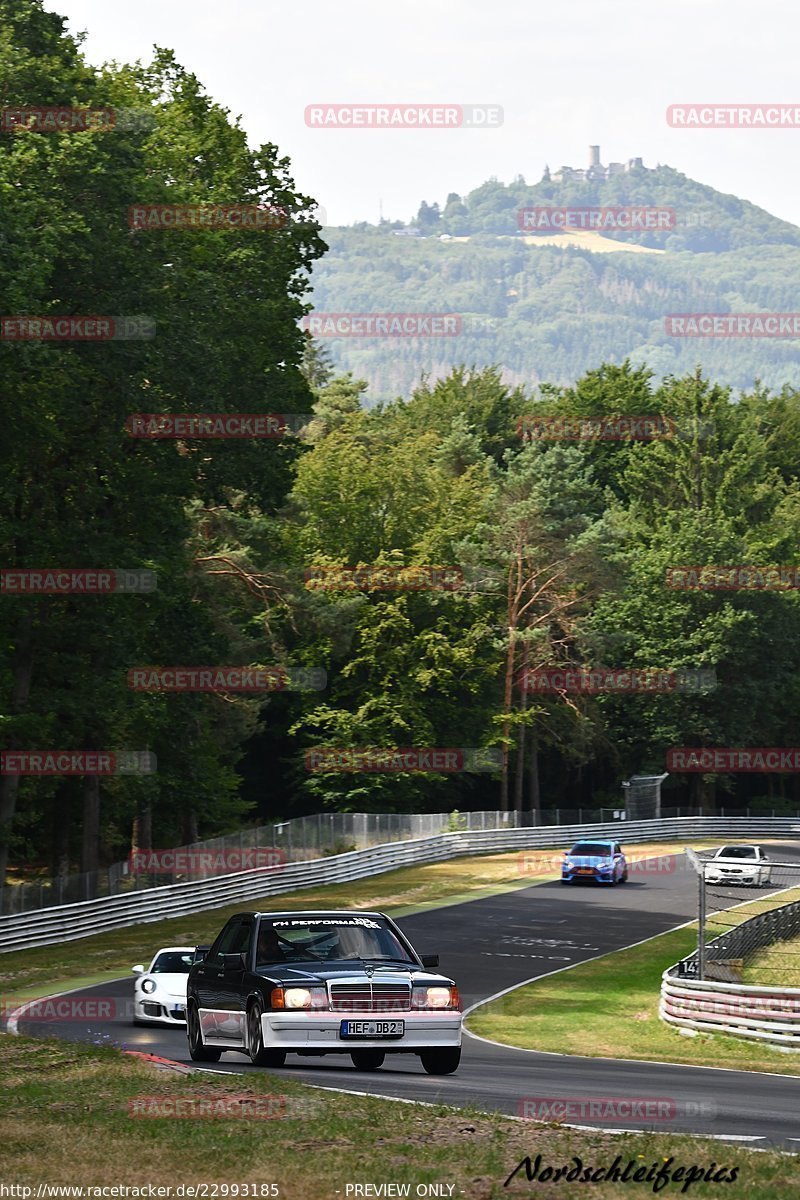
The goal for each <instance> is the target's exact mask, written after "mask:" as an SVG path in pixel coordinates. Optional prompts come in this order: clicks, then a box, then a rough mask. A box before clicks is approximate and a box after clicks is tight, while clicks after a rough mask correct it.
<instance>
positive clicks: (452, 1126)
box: [0, 1034, 797, 1200]
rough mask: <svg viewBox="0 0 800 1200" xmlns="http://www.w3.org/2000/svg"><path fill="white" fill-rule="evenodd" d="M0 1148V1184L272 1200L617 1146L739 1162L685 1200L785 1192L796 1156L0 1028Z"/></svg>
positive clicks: (677, 1159)
mask: <svg viewBox="0 0 800 1200" xmlns="http://www.w3.org/2000/svg"><path fill="white" fill-rule="evenodd" d="M237 1097H238V1098H239V1100H237ZM199 1099H202V1100H204V1101H205V1103H206V1109H207V1110H208V1109H210V1108H212V1107H213V1110H214V1111H215V1112H220V1111H221V1110H222V1111H226V1112H227V1113H228V1114H230V1115H228V1116H222V1115H218V1116H204V1117H199V1116H195V1117H191V1116H188V1115H187V1116H183V1117H181V1118H177V1117H175V1116H172V1115H160V1116H153V1115H146V1116H145V1115H135V1114H137V1113H138V1114H141V1113H144V1112H147V1113H151V1114H152V1113H153V1112H160V1113H167V1112H170V1113H171V1112H173V1111H174V1110H175V1107H176V1104H177V1102H182V1103H181V1106H180V1107H181V1109H182V1111H183V1112H186V1113H189V1112H191V1111H194V1112H195V1113H197V1112H198V1111H200V1110H199V1109H198V1107H197V1101H198V1100H199ZM242 1101H244V1111H245V1112H250V1113H251V1114H254V1113H257V1112H263V1113H266V1114H269V1116H268V1117H267V1118H266V1119H259V1118H258V1117H257V1116H254V1115H251V1116H249V1117H246V1116H243V1115H242V1104H241V1102H242ZM223 1105H224V1109H223ZM235 1114H236V1115H235ZM0 1145H2V1148H3V1157H4V1160H5V1165H4V1167H3V1173H4V1176H5V1177H6V1181H13V1182H14V1183H16V1184H23V1185H28V1186H31V1185H33V1186H34V1189H35V1186H36V1185H37V1184H38V1183H41V1182H46V1183H52V1184H62V1185H70V1184H73V1185H75V1184H82V1185H84V1186H86V1185H91V1186H105V1185H111V1186H113V1185H115V1184H116V1185H119V1184H127V1185H133V1186H140V1187H141V1186H142V1185H145V1186H146V1185H147V1184H148V1183H151V1184H157V1185H172V1186H173V1187H175V1186H176V1185H177V1184H192V1183H204V1184H215V1183H217V1184H227V1185H228V1186H229V1188H231V1189H232V1185H234V1184H238V1185H239V1187H240V1190H239V1192H238V1194H239V1195H240V1196H242V1195H245V1194H246V1193H245V1192H244V1191H243V1190H242V1189H241V1185H243V1184H245V1183H248V1184H250V1185H256V1187H257V1188H258V1189H259V1190H256V1191H251V1192H250V1195H251V1196H253V1195H256V1196H262V1195H268V1194H269V1192H268V1191H262V1190H260V1189H261V1188H262V1187H264V1186H265V1185H269V1184H270V1183H274V1184H276V1185H277V1188H278V1192H277V1194H278V1195H279V1196H280V1197H281V1200H309V1198H310V1197H314V1200H337V1196H341V1197H343V1198H344V1197H345V1196H346V1188H347V1185H348V1184H351V1185H352V1184H354V1183H360V1184H366V1183H372V1184H373V1185H380V1184H381V1183H383V1184H386V1183H394V1184H399V1185H402V1184H409V1185H410V1186H411V1190H410V1194H411V1195H412V1196H413V1195H415V1194H417V1193H416V1188H417V1187H418V1185H420V1184H438V1185H449V1186H452V1189H453V1190H452V1193H450V1192H449V1191H448V1190H447V1189H445V1190H444V1191H442V1192H439V1193H438V1194H439V1195H444V1196H448V1195H452V1196H453V1197H466V1198H467V1200H499V1197H501V1196H510V1197H515V1196H516V1197H522V1196H528V1197H530V1196H534V1195H542V1194H544V1191H545V1190H546V1191H547V1192H548V1194H549V1192H550V1191H551V1189H549V1188H547V1189H543V1188H542V1187H541V1186H537V1184H536V1183H531V1182H529V1181H528V1180H527V1178H526V1175H525V1172H524V1170H523V1171H521V1172H520V1173H519V1174H518V1175H517V1176H516V1177H515V1178H514V1179H513V1180H512V1181H511V1183H510V1184H509V1186H508V1187H504V1186H503V1184H504V1180H506V1179H507V1178H508V1176H509V1175H510V1174H511V1172H513V1171H514V1169H515V1167H516V1166H517V1165H518V1164H519V1163H520V1162H521V1160H522V1159H523V1158H524V1156H526V1155H530V1157H531V1159H532V1160H535V1158H536V1156H537V1155H541V1156H542V1163H541V1167H542V1168H544V1167H545V1166H548V1165H550V1166H553V1167H559V1166H561V1165H568V1166H569V1167H572V1166H573V1165H574V1164H573V1162H572V1161H571V1160H572V1159H573V1158H574V1157H575V1156H577V1157H578V1158H580V1159H581V1161H582V1164H583V1165H584V1166H586V1165H591V1166H592V1167H593V1168H602V1167H610V1166H611V1164H612V1163H613V1162H614V1160H615V1158H616V1157H617V1156H618V1155H619V1156H620V1157H621V1159H622V1163H621V1165H622V1167H623V1168H624V1166H625V1165H626V1164H627V1162H628V1161H633V1163H634V1169H636V1168H641V1167H645V1168H647V1169H650V1168H651V1167H652V1166H653V1164H658V1166H659V1167H660V1166H662V1164H664V1162H665V1160H669V1159H670V1158H671V1159H673V1161H672V1163H670V1164H668V1169H670V1170H676V1169H677V1168H679V1167H684V1168H687V1167H689V1166H693V1165H697V1166H698V1167H701V1168H703V1169H708V1168H710V1167H711V1164H712V1162H713V1163H715V1164H716V1168H717V1169H722V1168H724V1169H725V1171H726V1173H727V1172H730V1171H731V1170H732V1169H733V1168H736V1170H737V1176H738V1177H737V1178H736V1180H735V1181H734V1182H732V1183H725V1184H724V1185H722V1183H721V1181H720V1182H719V1183H716V1184H714V1183H713V1182H709V1183H704V1182H699V1183H694V1184H692V1186H691V1188H690V1190H689V1192H688V1194H689V1195H690V1196H692V1197H695V1196H699V1197H710V1196H717V1197H718V1196H720V1195H722V1196H724V1197H725V1198H726V1200H744V1198H745V1197H748V1198H749V1197H752V1196H769V1197H770V1198H771V1200H796V1196H797V1160H796V1159H795V1158H792V1157H789V1156H785V1155H780V1154H777V1153H774V1152H765V1153H754V1152H752V1151H748V1150H745V1149H743V1148H741V1147H739V1146H733V1145H723V1144H721V1143H719V1142H713V1141H704V1140H699V1139H692V1138H689V1137H686V1136H682V1135H678V1134H675V1133H672V1132H670V1131H669V1130H663V1129H661V1130H659V1132H658V1133H655V1134H625V1135H612V1134H606V1133H603V1132H596V1133H595V1132H587V1131H581V1130H571V1129H567V1128H564V1127H562V1126H559V1125H557V1124H555V1125H554V1124H550V1125H544V1124H541V1123H538V1122H530V1121H524V1122H523V1121H515V1120H512V1119H509V1118H506V1117H502V1116H494V1115H487V1114H485V1113H476V1112H473V1111H469V1110H457V1109H451V1108H445V1107H444V1106H434V1105H431V1106H426V1107H421V1106H417V1105H412V1104H400V1103H395V1102H392V1101H389V1100H381V1099H378V1098H375V1097H368V1096H354V1095H343V1094H338V1093H335V1092H325V1091H321V1090H318V1089H313V1088H308V1087H304V1086H303V1085H302V1084H299V1083H295V1082H294V1081H293V1080H285V1079H280V1080H278V1079H277V1078H275V1077H271V1076H269V1075H268V1074H267V1073H266V1072H259V1073H257V1074H256V1073H252V1074H249V1075H247V1076H246V1077H244V1078H243V1077H241V1076H236V1077H233V1076H227V1077H226V1076H220V1075H199V1074H191V1075H177V1074H173V1073H171V1072H170V1073H164V1072H158V1071H155V1070H154V1069H153V1068H152V1067H149V1066H146V1065H145V1064H143V1063H141V1062H139V1061H137V1060H135V1059H131V1058H130V1057H126V1056H124V1055H122V1054H120V1053H119V1052H117V1051H114V1050H106V1049H102V1048H97V1047H93V1046H75V1045H67V1044H64V1043H61V1042H53V1041H34V1040H30V1039H27V1038H13V1037H10V1036H9V1035H3V1034H0ZM568 1187H569V1185H568V1184H561V1185H560V1186H559V1185H557V1186H556V1188H554V1189H552V1191H553V1194H554V1195H564V1194H572V1191H571V1189H570V1191H567V1190H566V1189H567V1188H568ZM681 1187H682V1184H681V1183H680V1182H675V1183H669V1184H668V1185H667V1186H666V1187H664V1188H663V1190H660V1192H659V1194H660V1195H661V1196H662V1197H673V1196H680V1195H681V1194H682V1193H681ZM642 1189H644V1190H643V1191H642ZM581 1190H585V1189H581ZM591 1193H592V1195H593V1196H597V1197H601V1198H603V1200H605V1198H606V1197H611V1196H630V1195H637V1194H639V1195H641V1194H644V1195H649V1194H652V1184H647V1183H640V1184H639V1186H638V1187H637V1186H636V1185H634V1186H633V1187H629V1186H627V1185H625V1184H622V1183H609V1182H598V1183H594V1184H592V1186H591ZM144 1194H145V1195H146V1192H145V1193H144ZM207 1194H208V1195H209V1196H210V1195H212V1194H213V1193H212V1192H211V1191H209V1192H208V1193H207ZM217 1194H218V1195H221V1196H222V1195H225V1194H226V1193H225V1192H223V1191H221V1190H220V1191H219V1192H218V1193H217ZM235 1194H236V1193H234V1192H233V1191H232V1190H230V1191H228V1192H227V1195H228V1196H231V1195H235ZM272 1194H273V1195H274V1194H276V1193H274V1192H273V1193H272ZM364 1194H365V1193H364V1192H362V1193H361V1195H364ZM366 1194H371V1195H380V1194H381V1193H378V1192H374V1191H373V1192H368V1193H366ZM385 1194H394V1195H402V1194H403V1193H402V1192H397V1191H395V1192H394V1193H391V1192H390V1193H385ZM422 1194H424V1193H422ZM432 1194H434V1195H436V1194H437V1193H432ZM350 1195H353V1192H351V1193H350Z"/></svg>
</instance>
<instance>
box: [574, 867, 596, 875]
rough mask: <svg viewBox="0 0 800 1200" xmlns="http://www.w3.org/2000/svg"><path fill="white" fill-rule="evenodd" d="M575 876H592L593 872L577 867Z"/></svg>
mask: <svg viewBox="0 0 800 1200" xmlns="http://www.w3.org/2000/svg"><path fill="white" fill-rule="evenodd" d="M576 874H577V875H594V871H593V870H592V868H591V867H578V870H577V872H576Z"/></svg>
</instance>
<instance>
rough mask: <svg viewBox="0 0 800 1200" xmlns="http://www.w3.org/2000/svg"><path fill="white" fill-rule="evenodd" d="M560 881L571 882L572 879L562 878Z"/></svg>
mask: <svg viewBox="0 0 800 1200" xmlns="http://www.w3.org/2000/svg"><path fill="white" fill-rule="evenodd" d="M561 882H562V883H572V880H571V879H562V880H561Z"/></svg>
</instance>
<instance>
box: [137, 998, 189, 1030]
mask: <svg viewBox="0 0 800 1200" xmlns="http://www.w3.org/2000/svg"><path fill="white" fill-rule="evenodd" d="M133 1015H134V1017H135V1019H136V1020H137V1021H152V1022H153V1023H154V1024H159V1025H185V1024H186V1001H185V1000H178V999H175V998H174V997H172V996H166V997H163V996H162V997H161V998H153V997H150V996H137V997H136V999H135V1000H134V1004H133Z"/></svg>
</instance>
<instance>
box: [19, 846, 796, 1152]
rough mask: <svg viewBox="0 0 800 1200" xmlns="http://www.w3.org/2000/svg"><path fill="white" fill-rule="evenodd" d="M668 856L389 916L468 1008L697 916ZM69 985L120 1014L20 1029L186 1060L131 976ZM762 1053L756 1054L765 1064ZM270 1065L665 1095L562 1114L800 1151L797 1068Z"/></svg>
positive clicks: (593, 1063)
mask: <svg viewBox="0 0 800 1200" xmlns="http://www.w3.org/2000/svg"><path fill="white" fill-rule="evenodd" d="M772 857H773V860H777V859H780V860H782V861H786V862H793V861H798V862H800V845H797V844H792V843H783V842H782V843H781V844H780V850H778V847H777V846H775V849H774V851H773V853H772ZM670 858H671V866H672V868H673V869H670V870H667V871H664V872H660V871H659V872H653V873H648V874H646V875H640V876H638V877H637V875H636V874H633V873H632V874H631V878H630V880H629V882H628V883H627V884H625V885H623V886H618V887H615V888H610V887H596V886H577V887H576V886H575V885H572V884H571V885H570V886H568V887H564V886H563V885H562V884H561V883H559V882H554V883H541V884H537V885H535V886H532V887H529V888H524V889H522V890H516V891H513V892H508V893H505V894H502V895H498V896H493V897H490V898H488V899H482V900H472V901H468V902H467V903H464V904H458V905H452V906H449V907H444V908H440V909H435V910H432V911H429V912H424V913H417V914H415V915H413V916H408V917H404V918H400V919H399V920H398V924H399V925H400V926H401V927H402V929H403V930H404V931H405V932H406V933H407V934H408V936H409V937H410V938H411V940H412V942H413V944H414V946H415V947H416V949H417V950H418V951H419V952H420V953H433V952H438V953H439V955H440V957H441V970H442V971H443V972H444V973H445V974H449V975H451V976H452V977H453V978H455V980H456V981H457V983H458V985H459V989H460V991H461V995H462V998H463V1001H464V1007H465V1008H469V1007H470V1006H471V1005H474V1004H476V1003H478V1001H480V1000H482V999H486V998H487V997H489V996H493V995H495V994H496V993H498V992H502V991H504V990H505V989H507V988H511V987H513V986H514V985H516V984H519V983H521V982H523V981H525V980H530V979H535V978H538V977H540V976H542V975H546V974H548V973H550V972H552V971H557V970H560V969H562V968H564V967H567V966H570V965H571V964H573V963H579V962H582V961H585V960H586V959H590V958H594V957H597V956H598V955H600V954H604V953H607V952H608V951H613V950H619V949H622V948H624V947H625V946H630V945H632V944H633V943H635V942H640V941H642V940H644V939H646V938H649V937H652V936H654V935H655V934H658V933H663V932H665V931H666V930H668V929H672V928H674V927H675V926H677V925H681V924H683V923H684V922H686V921H689V920H692V919H694V917H695V915H696V902H697V882H696V876H695V874H694V872H693V871H692V870H690V869H689V868H688V864H686V862H685V860H684V858H683V856H682V855H679V856H670ZM728 893H729V895H730V899H731V905H734V904H738V903H741V902H742V901H743V900H746V899H747V898H748V897H750V896H751V895H752V893H751V892H750V890H749V889H737V888H729V889H728ZM145 934H146V927H145ZM156 949H158V947H157V946H155V945H150V944H148V943H144V944H143V945H142V948H141V953H140V954H139V956H138V960H139V961H147V960H148V958H149V957H150V956H151V955H152V954H153V953H154V951H155V950H156ZM74 995H80V996H86V997H89V996H94V997H103V998H106V999H107V998H113V999H114V1000H115V1001H116V1005H115V1011H117V1012H121V1013H122V1015H121V1016H119V1017H118V1018H117V1019H114V1020H102V1021H96V1022H92V1023H87V1022H86V1021H85V1020H83V1021H80V1022H67V1021H64V1020H59V1021H53V1022H51V1023H46V1022H43V1021H41V1020H28V1021H26V1019H25V1016H24V1014H23V1015H21V1016H20V1018H19V1023H18V1028H19V1032H20V1033H25V1034H28V1035H30V1036H34V1037H43V1036H55V1037H61V1038H67V1039H69V1040H74V1041H94V1042H103V1043H105V1044H113V1045H117V1046H119V1047H121V1048H124V1049H128V1050H140V1051H146V1052H148V1053H152V1054H157V1055H162V1056H164V1057H166V1058H170V1059H174V1060H176V1061H179V1062H182V1063H190V1061H191V1060H190V1059H189V1056H188V1050H187V1044H186V1035H185V1032H184V1030H183V1028H176V1027H172V1028H168V1027H163V1026H151V1027H147V1026H134V1025H132V1024H131V1023H130V1016H129V1013H130V1011H131V1009H132V998H133V978H132V976H131V977H129V978H127V979H125V980H118V981H115V982H112V983H106V984H102V985H100V986H98V987H93V988H87V989H85V990H83V991H81V992H78V993H74ZM770 1057H771V1056H769V1057H768V1055H767V1053H766V1052H765V1067H767V1068H768V1066H769V1062H770ZM204 1069H210V1070H222V1071H229V1072H230V1071H232V1072H238V1073H243V1072H248V1071H253V1070H258V1069H259V1068H256V1067H253V1066H252V1064H251V1063H250V1062H249V1059H247V1058H246V1057H245V1056H244V1055H242V1054H239V1053H227V1054H224V1055H223V1057H222V1060H221V1061H220V1063H219V1064H218V1065H217V1064H209V1065H208V1067H206V1068H204ZM798 1071H800V1062H799V1063H798ZM271 1074H273V1075H275V1076H277V1077H281V1076H287V1077H292V1078H294V1079H296V1080H298V1081H302V1082H305V1083H309V1084H315V1085H317V1086H323V1087H332V1088H343V1089H348V1090H351V1091H357V1092H367V1093H371V1094H374V1095H383V1096H391V1097H398V1098H404V1099H409V1100H421V1101H427V1102H428V1103H443V1104H452V1105H460V1106H462V1105H463V1106H473V1107H476V1108H480V1109H487V1110H495V1111H499V1112H504V1113H510V1114H512V1115H526V1113H527V1115H532V1113H531V1109H530V1108H528V1109H527V1110H526V1109H525V1102H526V1100H527V1101H530V1099H531V1098H534V1099H535V1098H542V1097H545V1098H556V1099H558V1100H562V1101H563V1100H566V1099H571V1100H576V1101H580V1102H584V1103H585V1102H587V1101H590V1100H593V1099H596V1100H606V1099H608V1098H614V1099H619V1098H623V1097H624V1098H627V1099H628V1100H631V1099H636V1100H639V1101H641V1100H645V1099H651V1100H659V1101H661V1102H662V1103H663V1102H664V1101H666V1102H668V1104H669V1110H668V1111H669V1117H668V1118H666V1119H664V1120H659V1121H653V1120H652V1119H651V1120H650V1121H648V1120H647V1119H643V1118H642V1117H638V1118H637V1117H636V1116H632V1117H631V1118H630V1119H625V1120H620V1119H619V1117H617V1119H613V1120H608V1119H606V1120H603V1119H598V1118H597V1116H595V1117H594V1118H593V1117H592V1116H591V1114H589V1113H588V1112H587V1113H586V1114H585V1116H584V1115H581V1116H580V1117H578V1118H577V1119H576V1118H575V1116H574V1115H573V1116H570V1117H568V1118H567V1119H568V1120H570V1121H571V1122H572V1123H573V1124H579V1125H594V1126H597V1127H599V1128H606V1129H610V1128H614V1129H619V1128H627V1129H644V1128H653V1129H661V1130H663V1131H664V1132H669V1131H675V1130H682V1131H686V1132H693V1133H701V1134H706V1135H714V1136H717V1137H723V1138H735V1139H741V1140H743V1141H746V1142H747V1143H752V1144H754V1145H757V1146H758V1145H760V1146H767V1145H775V1146H780V1147H783V1148H784V1149H786V1150H790V1151H793V1152H800V1077H794V1078H793V1077H791V1076H782V1075H761V1074H755V1073H751V1072H737V1071H729V1070H715V1069H707V1068H702V1067H684V1066H673V1065H666V1064H660V1063H643V1062H632V1061H621V1060H610V1059H589V1058H574V1057H571V1056H567V1055H556V1054H542V1053H539V1052H536V1051H526V1050H515V1049H513V1048H510V1047H507V1046H499V1045H495V1044H492V1043H489V1042H485V1041H483V1040H482V1039H479V1038H475V1037H473V1036H470V1035H465V1037H464V1050H463V1057H462V1060H461V1066H460V1068H459V1070H458V1072H457V1073H456V1074H455V1075H452V1076H444V1077H435V1076H430V1075H426V1074H425V1073H424V1071H423V1070H422V1067H421V1065H420V1063H419V1060H418V1059H417V1058H416V1057H415V1056H413V1055H408V1056H406V1055H387V1058H386V1065H384V1066H383V1067H382V1068H381V1069H380V1070H379V1071H377V1072H364V1073H362V1072H357V1071H355V1070H354V1069H353V1067H352V1066H351V1064H350V1060H349V1058H348V1057H346V1056H338V1055H337V1056H331V1057H329V1058H326V1059H315V1058H299V1057H297V1056H293V1055H290V1056H289V1059H288V1062H287V1066H286V1067H284V1068H282V1069H281V1070H277V1071H274V1072H271ZM662 1111H666V1110H665V1109H663V1108H662Z"/></svg>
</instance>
